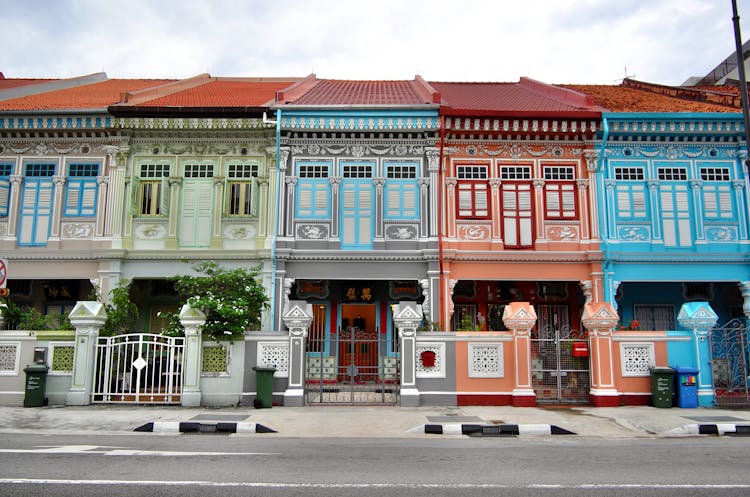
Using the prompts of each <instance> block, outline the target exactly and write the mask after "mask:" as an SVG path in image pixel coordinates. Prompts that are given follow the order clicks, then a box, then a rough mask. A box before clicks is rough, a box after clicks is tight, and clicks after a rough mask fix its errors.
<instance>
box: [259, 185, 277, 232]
mask: <svg viewBox="0 0 750 497" xmlns="http://www.w3.org/2000/svg"><path fill="white" fill-rule="evenodd" d="M269 182H270V178H269V177H268V176H260V177H259V178H258V190H259V195H258V236H259V237H261V238H265V237H267V236H268V224H269V219H273V218H272V217H271V216H269V214H270V213H269V212H268V211H273V207H272V206H274V205H276V202H275V201H274V202H271V203H269V202H268V184H269ZM274 215H275V212H274ZM270 222H273V221H270Z"/></svg>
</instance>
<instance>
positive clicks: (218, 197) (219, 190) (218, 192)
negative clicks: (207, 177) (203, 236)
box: [210, 176, 225, 249]
mask: <svg viewBox="0 0 750 497" xmlns="http://www.w3.org/2000/svg"><path fill="white" fill-rule="evenodd" d="M224 182H225V178H224V177H223V176H214V207H213V210H214V219H213V225H214V226H213V228H214V229H213V233H211V242H210V243H211V248H212V249H220V248H222V245H223V244H222V236H221V230H222V225H221V218H222V217H223V215H224Z"/></svg>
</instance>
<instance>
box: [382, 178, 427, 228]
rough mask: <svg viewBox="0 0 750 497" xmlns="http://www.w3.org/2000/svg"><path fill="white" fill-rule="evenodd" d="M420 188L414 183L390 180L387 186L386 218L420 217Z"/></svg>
mask: <svg viewBox="0 0 750 497" xmlns="http://www.w3.org/2000/svg"><path fill="white" fill-rule="evenodd" d="M418 192H419V190H418V186H417V183H416V182H414V181H404V180H389V181H388V182H387V183H386V185H385V201H386V209H385V216H386V217H387V218H389V219H415V218H417V217H419V210H418V209H417V206H418V203H417V202H418V198H419V197H418Z"/></svg>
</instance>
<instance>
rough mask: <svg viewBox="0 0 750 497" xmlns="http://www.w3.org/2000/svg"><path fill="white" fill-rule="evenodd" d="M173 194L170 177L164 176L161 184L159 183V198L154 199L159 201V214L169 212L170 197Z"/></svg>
mask: <svg viewBox="0 0 750 497" xmlns="http://www.w3.org/2000/svg"><path fill="white" fill-rule="evenodd" d="M171 194H172V191H171V188H170V187H169V178H162V180H161V184H160V185H159V191H158V195H157V198H156V199H155V200H154V201H155V202H158V205H159V214H161V215H167V214H169V198H170V196H171Z"/></svg>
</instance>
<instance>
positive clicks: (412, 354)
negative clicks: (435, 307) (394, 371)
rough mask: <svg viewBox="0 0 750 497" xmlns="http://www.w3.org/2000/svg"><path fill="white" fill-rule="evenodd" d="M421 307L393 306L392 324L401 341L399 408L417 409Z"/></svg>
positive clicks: (410, 305)
mask: <svg viewBox="0 0 750 497" xmlns="http://www.w3.org/2000/svg"><path fill="white" fill-rule="evenodd" d="M422 319H423V315H422V306H421V305H419V304H417V303H416V302H399V303H398V304H394V306H393V322H394V324H395V325H396V328H397V329H398V336H399V339H400V341H401V347H400V348H401V389H400V397H401V406H402V407H419V390H418V389H417V360H416V354H417V343H416V342H417V336H416V335H417V328H418V327H419V325H420V324H422Z"/></svg>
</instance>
